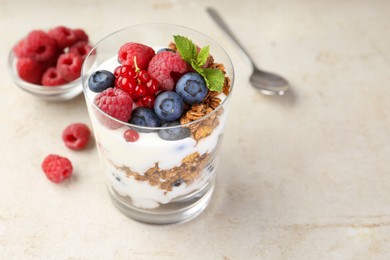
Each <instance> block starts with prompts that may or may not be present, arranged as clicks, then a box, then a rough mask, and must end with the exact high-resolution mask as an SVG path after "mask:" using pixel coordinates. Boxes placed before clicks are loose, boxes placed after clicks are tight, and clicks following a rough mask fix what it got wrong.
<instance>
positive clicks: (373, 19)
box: [0, 0, 390, 260]
mask: <svg viewBox="0 0 390 260" xmlns="http://www.w3.org/2000/svg"><path fill="white" fill-rule="evenodd" d="M207 5H211V6H214V7H217V8H219V9H220V10H221V12H222V13H223V14H224V15H225V16H226V20H227V21H228V23H229V24H230V25H231V27H232V29H233V30H234V31H235V32H236V33H237V34H238V36H239V38H240V39H241V40H242V43H243V44H244V45H245V46H247V48H248V50H249V52H250V53H251V54H252V55H253V56H254V59H255V60H256V62H257V63H258V65H259V66H261V67H263V68H265V69H267V70H270V71H275V72H278V73H281V74H283V75H284V76H286V77H287V78H288V79H289V80H290V81H291V84H292V87H293V88H292V91H291V92H290V93H288V94H287V95H286V96H284V97H269V96H263V95H262V94H259V93H257V92H256V91H254V90H253V89H252V88H251V87H250V85H249V83H248V76H249V73H250V66H249V64H248V63H247V62H246V60H245V58H244V57H243V56H241V54H240V52H239V51H237V49H236V48H235V46H234V44H233V43H232V42H231V41H230V40H229V39H228V38H227V37H226V36H224V34H223V33H222V32H221V31H220V30H219V29H218V27H217V26H216V25H215V23H214V22H213V21H212V20H211V19H210V18H209V17H208V15H207V14H206V12H205V7H206V6H207ZM389 14H390V2H389V1H386V0H382V1H381V0H375V1H363V0H356V1H350V0H347V1H338V0H331V1H325V0H322V1H310V0H296V1H293V0H290V1H273V0H261V1H255V0H241V1H222V0H220V1H204V0H202V1H173V0H150V1H124V0H123V1H115V0H114V1H83V0H77V1H76V0H71V1H58V2H57V1H48V0H41V1H22V0H19V1H18V0H0V17H1V22H0V35H1V37H0V39H1V45H0V57H2V62H1V63H0V89H1V92H0V109H1V110H0V122H1V126H0V178H1V179H0V259H223V260H228V259H390V102H389V100H390V84H389V82H390V16H389ZM144 22H169V23H177V24H182V25H186V26H190V27H193V28H195V29H198V30H200V31H202V32H204V33H206V34H209V35H212V36H213V37H215V39H217V40H218V41H219V42H220V43H221V44H222V45H223V46H224V47H225V48H226V50H227V51H228V52H229V54H230V55H231V58H232V60H233V62H234V65H235V68H236V84H235V91H234V98H233V99H232V109H231V110H230V117H229V120H228V123H227V128H226V135H225V138H224V143H223V150H222V152H221V157H222V161H223V163H222V164H221V166H220V168H219V172H218V178H217V186H216V191H215V196H214V198H213V199H212V202H211V204H210V205H209V207H208V208H207V209H206V210H205V211H204V212H203V213H202V214H201V215H200V216H199V217H198V218H196V219H194V220H192V221H190V222H188V223H185V224H180V225H170V226H150V225H145V224H140V223H138V222H135V221H132V220H130V219H128V218H126V217H125V216H123V215H122V214H121V213H119V212H118V211H117V210H116V209H115V208H114V207H113V205H112V204H111V202H110V200H109V197H108V195H107V193H106V190H105V186H104V180H103V174H102V169H101V167H100V164H99V162H98V155H97V152H96V150H95V147H94V145H92V146H91V147H90V148H89V149H87V150H86V151H81V152H73V151H70V150H68V149H66V147H65V146H64V145H63V144H62V141H61V131H62V129H63V128H64V127H65V126H66V125H68V124H70V123H73V122H85V123H87V124H90V122H89V119H88V115H87V111H86V107H85V104H84V98H83V97H82V96H81V95H80V96H79V97H77V98H76V99H74V100H72V101H68V102H60V103H53V102H47V101H42V100H38V99H36V98H34V97H32V96H30V95H29V94H27V93H25V92H22V91H21V90H20V89H18V88H17V87H16V86H15V85H14V84H13V82H12V80H11V78H10V76H9V74H8V72H7V68H6V59H7V55H8V51H9V50H10V48H11V47H12V45H13V44H14V43H15V42H16V41H17V40H18V39H19V38H21V37H22V36H24V35H25V34H26V33H27V32H28V31H29V30H32V29H36V28H48V27H51V26H55V25H66V26H69V27H82V28H84V29H85V30H86V31H87V32H88V33H89V34H90V36H91V40H92V41H94V42H95V41H97V40H99V39H100V38H101V37H103V36H105V35H107V34H108V33H110V32H112V31H114V30H116V29H119V28H122V27H124V26H127V25H132V24H137V23H144ZM48 153H58V154H61V155H64V156H67V157H69V158H70V159H71V160H72V162H73V164H74V168H75V169H74V176H73V178H72V179H71V180H69V181H66V182H64V183H62V184H60V185H55V184H53V183H51V182H49V181H48V180H47V179H46V178H45V176H44V175H43V174H42V171H41V169H40V163H41V161H42V160H43V158H44V157H45V156H46V155H47V154H48Z"/></svg>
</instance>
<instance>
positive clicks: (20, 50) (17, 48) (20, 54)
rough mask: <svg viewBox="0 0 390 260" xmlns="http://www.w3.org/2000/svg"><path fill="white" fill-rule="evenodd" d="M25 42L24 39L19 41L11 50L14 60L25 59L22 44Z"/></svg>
mask: <svg viewBox="0 0 390 260" xmlns="http://www.w3.org/2000/svg"><path fill="white" fill-rule="evenodd" d="M25 42H26V39H21V40H20V41H19V42H18V43H17V44H16V45H15V46H14V48H13V52H14V54H15V56H16V58H24V57H26V55H25V50H24V44H25Z"/></svg>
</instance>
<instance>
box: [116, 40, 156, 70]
mask: <svg viewBox="0 0 390 260" xmlns="http://www.w3.org/2000/svg"><path fill="white" fill-rule="evenodd" d="M154 54H155V52H154V50H153V49H152V48H150V47H149V46H146V45H143V44H140V43H136V42H128V43H125V44H123V45H122V46H121V47H120V49H119V52H118V60H119V62H120V63H121V64H122V65H130V66H134V57H135V58H136V61H137V65H138V67H139V68H140V69H143V70H146V69H147V68H148V64H149V61H150V60H151V59H152V58H153V56H154Z"/></svg>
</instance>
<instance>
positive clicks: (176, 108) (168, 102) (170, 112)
mask: <svg viewBox="0 0 390 260" xmlns="http://www.w3.org/2000/svg"><path fill="white" fill-rule="evenodd" d="M183 111H184V102H183V99H182V98H181V97H180V96H179V95H178V94H177V93H175V92H173V91H165V92H161V93H160V94H159V95H158V96H157V97H156V101H155V102H154V112H155V113H156V115H157V116H158V117H159V118H160V119H161V120H164V121H175V120H176V119H178V118H180V117H181V115H182V113H183Z"/></svg>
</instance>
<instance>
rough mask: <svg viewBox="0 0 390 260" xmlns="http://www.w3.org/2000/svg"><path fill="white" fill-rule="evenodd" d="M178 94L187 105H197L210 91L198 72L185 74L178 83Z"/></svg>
mask: <svg viewBox="0 0 390 260" xmlns="http://www.w3.org/2000/svg"><path fill="white" fill-rule="evenodd" d="M176 93H177V94H179V96H180V97H181V98H182V99H183V100H184V102H185V103H187V104H190V105H192V104H197V103H200V102H202V101H203V99H205V97H206V96H207V93H208V89H207V86H206V82H205V81H204V79H203V77H202V76H201V75H200V74H198V73H196V72H189V73H186V74H184V75H183V76H182V77H181V78H180V79H179V80H178V81H177V83H176Z"/></svg>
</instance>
